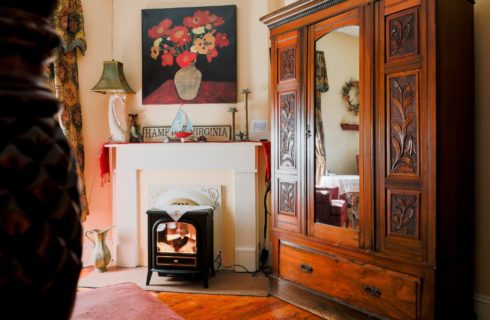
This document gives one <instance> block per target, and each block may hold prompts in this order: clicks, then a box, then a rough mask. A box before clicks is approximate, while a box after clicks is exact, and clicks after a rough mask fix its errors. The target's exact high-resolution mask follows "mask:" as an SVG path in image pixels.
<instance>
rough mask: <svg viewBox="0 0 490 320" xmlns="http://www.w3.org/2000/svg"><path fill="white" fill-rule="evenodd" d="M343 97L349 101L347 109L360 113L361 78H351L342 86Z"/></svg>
mask: <svg viewBox="0 0 490 320" xmlns="http://www.w3.org/2000/svg"><path fill="white" fill-rule="evenodd" d="M342 99H344V101H345V102H347V109H348V110H349V111H352V112H354V114H355V115H357V114H358V113H359V80H354V79H351V80H350V81H347V82H346V83H345V84H344V86H343V87H342Z"/></svg>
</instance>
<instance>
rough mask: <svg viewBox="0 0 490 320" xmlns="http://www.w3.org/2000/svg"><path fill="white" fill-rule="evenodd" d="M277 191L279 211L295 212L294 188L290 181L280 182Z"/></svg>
mask: <svg viewBox="0 0 490 320" xmlns="http://www.w3.org/2000/svg"><path fill="white" fill-rule="evenodd" d="M279 189H280V193H279V211H281V212H283V213H293V214H294V212H295V199H296V188H295V184H294V183H291V182H281V183H280V187H279Z"/></svg>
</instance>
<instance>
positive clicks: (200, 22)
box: [183, 10, 210, 28]
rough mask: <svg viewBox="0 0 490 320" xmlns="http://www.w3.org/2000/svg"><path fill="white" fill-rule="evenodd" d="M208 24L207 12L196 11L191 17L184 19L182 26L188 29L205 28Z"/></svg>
mask: <svg viewBox="0 0 490 320" xmlns="http://www.w3.org/2000/svg"><path fill="white" fill-rule="evenodd" d="M209 22H210V16H209V11H207V10H206V11H201V10H196V12H194V15H193V16H192V17H185V18H184V21H183V24H184V26H186V27H188V28H197V27H201V26H205V25H207V24H208V23H209Z"/></svg>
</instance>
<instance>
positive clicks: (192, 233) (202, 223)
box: [146, 209, 214, 288]
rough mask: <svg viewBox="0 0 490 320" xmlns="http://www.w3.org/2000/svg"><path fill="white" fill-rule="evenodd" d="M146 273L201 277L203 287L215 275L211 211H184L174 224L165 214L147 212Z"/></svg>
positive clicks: (159, 211)
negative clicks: (210, 276) (209, 277)
mask: <svg viewBox="0 0 490 320" xmlns="http://www.w3.org/2000/svg"><path fill="white" fill-rule="evenodd" d="M146 214H147V215H148V274H147V277H146V285H147V286H148V285H150V280H151V276H152V274H153V272H158V275H159V276H161V277H165V276H184V275H201V277H202V280H203V285H204V288H207V287H208V275H209V272H211V275H213V276H214V264H213V210H212V209H206V210H197V211H188V212H186V213H185V214H184V215H183V216H182V217H181V218H180V219H179V220H178V221H174V220H173V219H172V218H171V217H170V216H169V215H168V214H167V213H166V212H165V211H161V210H148V211H147V212H146Z"/></svg>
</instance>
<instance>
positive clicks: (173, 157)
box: [107, 142, 260, 270]
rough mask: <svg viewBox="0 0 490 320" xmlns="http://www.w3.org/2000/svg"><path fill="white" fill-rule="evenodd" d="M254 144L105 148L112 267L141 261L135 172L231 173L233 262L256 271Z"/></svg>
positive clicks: (120, 146) (158, 144)
mask: <svg viewBox="0 0 490 320" xmlns="http://www.w3.org/2000/svg"><path fill="white" fill-rule="evenodd" d="M259 146H260V143H257V142H237V143H212V142H207V143H168V144H164V143H140V144H109V145H107V147H109V148H110V149H111V162H112V175H113V199H112V201H113V203H112V213H113V220H114V224H115V225H116V226H117V228H116V229H115V231H116V232H115V235H116V238H115V239H116V257H115V260H116V264H117V265H118V266H121V267H136V266H138V264H139V263H138V262H139V260H138V259H139V250H140V244H139V243H138V241H139V225H138V224H139V217H138V194H139V190H138V187H139V186H138V172H139V171H141V170H227V171H230V172H232V174H233V181H234V182H233V188H234V197H233V205H232V207H233V211H234V212H233V217H234V226H235V264H237V265H243V266H245V267H246V268H247V269H248V270H256V269H257V260H258V248H257V246H258V226H257V201H256V200H257V199H256V195H257V162H258V161H257V157H258V150H257V149H258V147H259Z"/></svg>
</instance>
